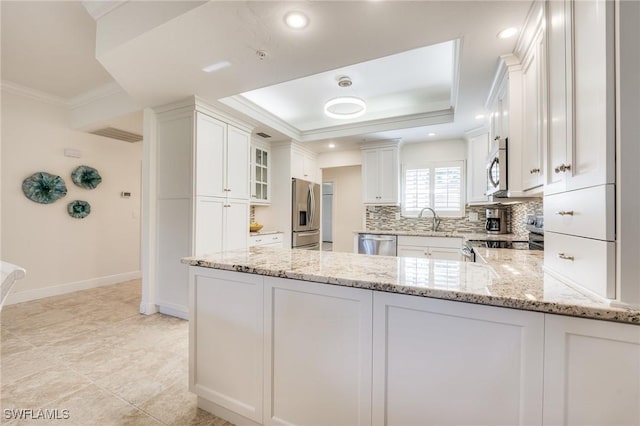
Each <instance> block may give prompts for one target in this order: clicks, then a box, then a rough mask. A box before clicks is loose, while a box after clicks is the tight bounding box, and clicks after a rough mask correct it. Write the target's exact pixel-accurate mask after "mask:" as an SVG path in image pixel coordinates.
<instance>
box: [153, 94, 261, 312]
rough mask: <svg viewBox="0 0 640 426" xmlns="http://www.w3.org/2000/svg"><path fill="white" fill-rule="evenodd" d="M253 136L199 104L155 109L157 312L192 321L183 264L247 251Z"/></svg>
mask: <svg viewBox="0 0 640 426" xmlns="http://www.w3.org/2000/svg"><path fill="white" fill-rule="evenodd" d="M249 134H250V131H249V129H248V128H244V127H243V124H242V123H240V122H237V121H234V120H232V119H231V118H229V117H226V116H224V115H222V114H220V113H218V112H217V111H216V110H214V109H212V108H211V107H210V106H208V105H207V104H206V103H204V102H201V101H200V100H198V99H190V100H189V101H185V102H180V103H177V104H171V105H167V106H163V107H159V108H157V109H156V146H155V150H156V155H155V160H156V162H155V172H154V175H155V180H156V185H155V188H156V200H155V202H156V209H155V214H156V221H155V229H154V232H155V238H156V242H157V243H156V245H157V251H156V258H155V260H154V262H153V263H152V264H154V265H155V271H154V273H153V274H152V276H153V277H155V278H154V281H155V282H152V283H151V285H154V286H155V287H156V300H155V304H156V305H158V306H159V309H160V311H161V312H163V313H167V314H170V315H176V316H180V317H183V318H184V317H186V316H187V306H188V300H187V289H186V288H185V287H184V283H185V282H186V281H187V279H188V270H187V268H186V265H182V264H181V263H180V262H179V259H180V258H181V257H185V256H192V255H202V254H205V253H213V252H218V251H221V250H232V249H238V248H246V247H247V244H248V235H247V233H248V229H249V156H250V144H249Z"/></svg>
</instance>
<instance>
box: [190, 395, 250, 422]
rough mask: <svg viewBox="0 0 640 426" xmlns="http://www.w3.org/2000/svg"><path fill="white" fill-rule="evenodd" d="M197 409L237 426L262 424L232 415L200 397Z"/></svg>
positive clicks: (235, 414)
mask: <svg viewBox="0 0 640 426" xmlns="http://www.w3.org/2000/svg"><path fill="white" fill-rule="evenodd" d="M198 408H201V409H203V410H204V411H208V412H210V413H211V414H213V415H214V416H216V417H220V418H221V419H224V420H226V421H228V422H231V423H233V424H234V425H237V426H259V425H261V424H262V423H258V422H256V421H255V420H251V419H250V418H248V417H245V416H243V415H241V414H238V413H234V412H233V411H231V410H229V409H227V408H224V407H222V406H220V405H218V404H216V403H215V402H211V401H209V400H207V399H204V398H202V397H200V396H199V397H198Z"/></svg>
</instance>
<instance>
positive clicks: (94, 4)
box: [82, 0, 128, 21]
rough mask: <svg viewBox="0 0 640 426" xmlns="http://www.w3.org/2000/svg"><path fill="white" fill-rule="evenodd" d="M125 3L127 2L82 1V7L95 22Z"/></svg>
mask: <svg viewBox="0 0 640 426" xmlns="http://www.w3.org/2000/svg"><path fill="white" fill-rule="evenodd" d="M127 1H128V0H83V1H82V5H83V6H84V8H85V9H86V10H87V13H89V15H91V17H92V18H93V19H94V20H95V21H97V20H98V19H100V18H102V17H103V16H105V15H106V14H108V13H111V12H112V11H114V10H115V9H117V8H119V7H120V6H122V5H123V4H125V3H127Z"/></svg>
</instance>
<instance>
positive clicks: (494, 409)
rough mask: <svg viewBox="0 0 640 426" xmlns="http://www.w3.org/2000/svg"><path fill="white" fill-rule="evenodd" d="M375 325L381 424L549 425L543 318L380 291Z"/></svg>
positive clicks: (376, 417) (376, 410)
mask: <svg viewBox="0 0 640 426" xmlns="http://www.w3.org/2000/svg"><path fill="white" fill-rule="evenodd" d="M373 321H374V323H373V330H374V332H373V404H372V405H373V424H375V425H427V424H429V425H436V424H437V425H463V424H465V425H480V424H484V425H522V424H538V425H539V424H541V422H542V368H543V364H542V358H543V346H542V345H543V339H544V320H543V315H541V314H538V313H534V312H526V311H518V310H512V309H500V308H491V307H487V306H479V305H471V304H467V303H459V302H449V301H443V300H435V299H428V298H424V297H415V296H406V295H399V294H390V293H381V292H374V298H373Z"/></svg>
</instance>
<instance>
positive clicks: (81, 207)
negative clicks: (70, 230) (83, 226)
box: [67, 200, 91, 219]
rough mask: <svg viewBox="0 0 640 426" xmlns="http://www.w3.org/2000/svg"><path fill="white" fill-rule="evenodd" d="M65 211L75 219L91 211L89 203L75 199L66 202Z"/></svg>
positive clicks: (81, 217) (82, 217)
mask: <svg viewBox="0 0 640 426" xmlns="http://www.w3.org/2000/svg"><path fill="white" fill-rule="evenodd" d="M67 212H69V216H71V217H75V218H76V219H84V218H85V217H87V216H89V213H91V205H90V204H89V203H87V202H86V201H82V200H75V201H72V202H70V203H69V204H67Z"/></svg>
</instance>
